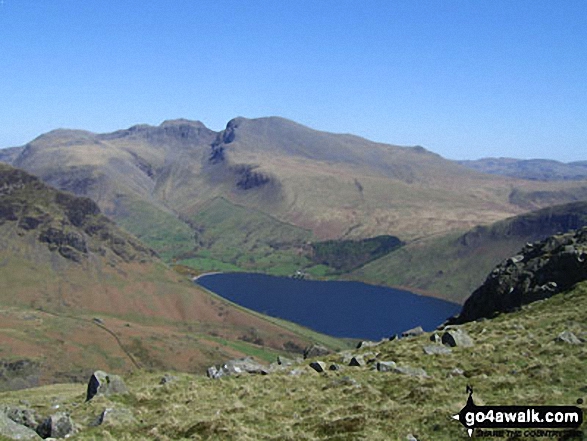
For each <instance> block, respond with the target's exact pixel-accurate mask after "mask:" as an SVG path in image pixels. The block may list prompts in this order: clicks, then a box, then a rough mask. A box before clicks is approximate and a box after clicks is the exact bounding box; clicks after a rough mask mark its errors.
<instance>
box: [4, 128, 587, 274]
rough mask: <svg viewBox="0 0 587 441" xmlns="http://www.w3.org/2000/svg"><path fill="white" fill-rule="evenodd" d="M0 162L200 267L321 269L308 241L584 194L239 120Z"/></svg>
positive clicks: (76, 134)
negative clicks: (91, 204)
mask: <svg viewBox="0 0 587 441" xmlns="http://www.w3.org/2000/svg"><path fill="white" fill-rule="evenodd" d="M1 158H4V159H3V160H4V161H8V162H9V163H12V164H14V165H16V166H18V167H20V168H23V169H25V170H27V171H29V172H31V173H33V174H35V175H37V176H39V177H40V178H41V179H42V180H43V181H44V182H46V183H49V184H50V185H53V186H55V187H57V188H59V189H62V190H67V191H71V192H73V193H75V194H76V195H80V196H87V197H89V198H91V199H92V200H94V201H95V202H96V203H97V204H98V206H99V207H100V209H101V211H102V212H103V213H104V214H105V215H107V216H108V217H110V218H111V219H113V220H115V221H116V222H118V223H119V224H120V225H122V226H123V227H124V228H125V229H127V230H128V231H130V232H131V233H133V234H135V235H136V236H137V237H138V238H139V239H141V240H142V241H143V242H144V243H146V244H147V245H148V246H149V247H151V248H153V249H154V250H155V251H157V252H158V253H159V255H160V256H161V257H162V258H163V259H164V260H165V261H167V262H175V263H178V264H181V265H186V266H191V267H192V268H193V269H195V270H196V271H208V270H226V269H231V270H254V271H263V272H269V273H272V274H280V275H291V274H292V273H294V272H295V271H297V270H304V271H308V272H310V273H313V274H316V275H319V274H320V273H322V272H323V268H322V267H321V266H320V264H318V265H317V264H316V262H313V261H312V260H311V259H308V258H307V255H305V254H304V253H303V250H304V249H305V247H307V246H308V244H309V243H318V242H324V241H329V240H334V241H347V240H351V241H360V240H367V239H370V238H375V237H378V236H386V235H388V236H394V237H397V238H398V239H399V240H400V241H402V242H405V243H410V242H413V241H416V240H422V239H424V238H427V237H433V236H438V235H444V234H447V233H450V232H455V231H464V230H467V229H470V228H473V227H475V226H476V225H487V224H490V223H492V222H496V221H498V220H502V219H505V218H508V217H511V216H513V215H517V214H521V213H524V212H527V211H530V210H536V209H540V208H544V207H547V206H549V205H553V204H559V203H564V202H571V201H579V200H584V199H586V198H587V180H585V181H556V182H542V181H528V180H521V179H514V178H510V177H504V176H498V175H491V174H487V173H480V172H478V171H475V170H471V169H469V168H467V167H464V166H463V165H460V164H457V163H455V162H454V161H449V160H447V159H444V158H442V157H440V156H439V155H437V154H435V153H432V152H430V151H428V150H426V149H425V148H423V147H420V146H414V147H402V146H396V145H389V144H382V143H377V142H373V141H369V140H367V139H364V138H361V137H358V136H354V135H349V134H335V133H327V132H323V131H319V130H314V129H311V128H309V127H305V126H303V125H301V124H298V123H295V122H293V121H289V120H286V119H283V118H278V117H268V118H257V119H247V118H243V117H239V118H235V119H233V120H231V121H229V122H228V124H227V125H226V128H225V129H224V130H222V131H219V132H215V131H212V130H210V129H208V128H206V126H205V125H204V124H202V123H201V122H199V121H189V120H184V119H177V120H169V121H165V122H164V123H162V124H160V125H159V126H150V125H135V126H133V127H130V128H128V129H123V130H118V131H115V132H112V133H105V134H96V133H91V132H87V131H83V130H64V129H59V130H55V131H52V132H49V133H47V134H44V135H41V136H39V137H37V138H36V139H34V140H32V141H31V142H29V143H27V144H26V145H25V146H23V147H20V148H17V149H13V150H11V151H9V152H6V154H4V155H3V156H1V157H0V159H1ZM220 212H222V213H223V218H222V221H221V222H214V221H213V219H215V218H216V214H213V213H220ZM243 216H244V219H245V220H242V219H243ZM235 226H238V231H237V230H235ZM340 249H342V248H340ZM239 250H243V251H242V252H239ZM245 254H246V255H245ZM347 267H348V265H347Z"/></svg>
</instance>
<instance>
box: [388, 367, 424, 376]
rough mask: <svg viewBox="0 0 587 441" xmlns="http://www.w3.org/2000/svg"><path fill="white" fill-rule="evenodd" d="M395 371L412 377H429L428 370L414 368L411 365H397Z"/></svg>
mask: <svg viewBox="0 0 587 441" xmlns="http://www.w3.org/2000/svg"><path fill="white" fill-rule="evenodd" d="M393 372H395V373H398V374H403V375H409V376H410V377H425V378H429V376H428V374H427V373H426V371H425V370H424V369H422V368H414V367H411V366H397V367H396V368H395V369H394V370H393Z"/></svg>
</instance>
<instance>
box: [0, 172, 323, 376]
mask: <svg viewBox="0 0 587 441" xmlns="http://www.w3.org/2000/svg"><path fill="white" fill-rule="evenodd" d="M0 280H2V289H1V290H0V314H2V316H3V322H2V323H3V324H2V325H1V326H0V348H2V351H0V359H1V360H4V361H7V360H8V361H10V362H13V361H18V360H19V359H23V358H24V359H26V360H32V361H33V362H34V364H35V365H37V364H38V374H36V376H37V377H38V378H39V379H38V380H35V381H40V382H48V381H51V379H52V380H53V381H54V380H56V379H64V378H71V377H74V378H79V376H80V375H85V374H86V373H87V372H88V370H91V369H92V368H93V367H94V366H96V365H101V366H103V367H104V368H108V369H112V370H114V371H125V372H126V371H128V370H129V369H133V368H136V367H137V366H141V367H144V368H149V367H158V368H168V369H177V370H187V371H200V372H201V371H203V369H205V367H207V366H208V365H210V364H211V363H213V362H218V361H220V360H222V359H224V358H225V357H226V356H231V357H234V356H239V355H244V354H252V355H255V356H260V357H267V354H270V355H271V356H273V355H275V354H276V353H280V352H281V353H283V352H284V351H287V350H290V349H291V348H294V347H298V348H303V347H304V346H305V345H307V344H309V343H310V342H311V341H315V340H318V341H320V340H321V339H322V337H321V336H319V335H318V334H316V333H311V332H310V331H308V330H306V329H303V328H301V327H296V326H294V325H288V326H287V327H284V326H282V323H279V322H276V321H274V320H271V319H266V318H264V317H262V316H261V315H260V314H254V313H251V312H249V311H247V310H245V309H244V308H239V307H236V306H235V305H233V304H231V303H230V302H227V301H224V300H222V299H220V298H218V297H216V296H212V295H211V294H210V293H207V292H205V291H203V290H201V289H199V288H197V287H195V286H194V285H193V284H192V283H191V282H190V281H189V280H188V279H187V278H185V277H182V276H180V275H179V274H178V273H176V272H174V271H172V270H171V269H170V268H169V267H167V266H166V265H165V264H164V263H163V262H161V261H160V260H159V259H158V258H157V257H156V255H155V254H154V252H153V251H152V250H150V249H149V248H147V247H146V246H145V245H143V244H142V243H141V242H139V241H138V240H137V239H136V238H134V237H133V236H131V235H130V234H128V233H127V232H125V231H123V230H121V229H119V228H118V227H117V226H116V225H115V224H114V223H113V222H112V221H110V220H109V219H108V218H106V217H105V216H103V215H101V214H100V211H99V208H98V206H97V205H96V204H95V203H94V202H92V201H91V200H90V199H88V198H79V197H76V196H73V195H71V194H68V193H63V192H59V191H56V190H54V189H52V188H50V187H48V186H46V185H45V184H43V183H42V182H41V181H40V180H39V179H37V178H35V177H34V176H31V175H29V174H28V173H25V172H23V171H21V170H18V169H14V168H12V167H9V166H6V165H0ZM94 318H98V319H99V320H94ZM251 341H254V342H256V344H251V343H248V342H251ZM323 341H324V342H326V343H329V342H330V343H332V342H334V340H333V339H328V338H325V339H324V340H323ZM263 354H265V355H263ZM86 355H87V356H86ZM133 360H134V361H133ZM0 383H1V381H0Z"/></svg>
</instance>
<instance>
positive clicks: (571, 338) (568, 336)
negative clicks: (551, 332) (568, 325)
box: [555, 331, 583, 345]
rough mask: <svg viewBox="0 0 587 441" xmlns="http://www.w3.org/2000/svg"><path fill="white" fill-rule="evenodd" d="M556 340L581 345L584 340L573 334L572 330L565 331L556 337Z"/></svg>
mask: <svg viewBox="0 0 587 441" xmlns="http://www.w3.org/2000/svg"><path fill="white" fill-rule="evenodd" d="M555 341H556V342H558V343H567V344H570V345H580V344H582V343H583V342H582V341H581V340H580V339H579V337H577V336H576V335H575V334H573V333H572V332H571V331H563V332H561V333H560V334H559V335H558V336H557V337H556V338H555Z"/></svg>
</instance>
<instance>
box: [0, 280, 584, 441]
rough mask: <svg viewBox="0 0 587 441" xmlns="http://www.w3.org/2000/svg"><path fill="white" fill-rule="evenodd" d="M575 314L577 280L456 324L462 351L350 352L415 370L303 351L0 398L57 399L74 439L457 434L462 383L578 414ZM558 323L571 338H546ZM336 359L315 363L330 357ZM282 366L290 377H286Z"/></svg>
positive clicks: (580, 354)
mask: <svg viewBox="0 0 587 441" xmlns="http://www.w3.org/2000/svg"><path fill="white" fill-rule="evenodd" d="M586 311H587V284H585V283H582V284H579V285H578V286H576V287H575V288H574V289H573V290H572V291H571V292H568V293H565V294H559V295H556V296H555V297H552V298H550V299H548V300H545V301H543V302H538V303H534V304H531V305H527V306H525V307H523V308H522V310H521V311H518V312H515V313H511V314H503V315H501V316H499V317H497V318H495V319H492V320H488V321H483V322H474V323H468V324H465V325H462V326H460V328H461V329H463V330H465V331H466V332H467V333H468V334H469V335H470V336H471V338H472V339H473V342H474V346H473V347H470V348H467V347H455V348H452V351H451V352H450V353H448V354H444V355H428V354H426V353H424V351H423V347H424V346H426V345H430V344H431V342H430V340H429V336H430V335H429V334H425V335H422V336H419V337H413V338H407V339H401V340H399V341H398V340H396V341H392V342H384V343H382V344H380V345H378V346H376V347H375V348H365V349H360V350H356V351H354V352H353V353H354V354H361V353H362V354H365V355H366V358H370V357H374V358H375V359H376V360H378V361H395V362H396V363H397V365H399V366H403V367H412V368H421V369H424V370H425V372H426V373H427V376H412V375H404V374H399V373H394V372H377V371H375V370H373V368H372V367H373V366H374V364H371V365H367V366H366V367H350V366H343V367H341V370H338V371H327V372H326V373H322V374H318V373H317V372H315V371H313V370H312V369H311V368H309V367H308V362H309V361H310V360H308V361H307V362H306V363H304V364H302V365H299V366H294V367H290V368H287V369H286V370H284V371H283V372H275V373H272V374H269V375H266V376H260V375H259V376H255V375H244V376H239V377H225V378H222V379H220V380H210V379H208V378H205V377H203V376H194V375H188V374H179V375H176V379H175V380H174V381H171V382H169V383H167V384H164V385H161V384H159V380H160V378H161V376H162V373H156V374H155V373H152V374H148V373H144V372H139V371H136V372H135V373H133V374H132V375H128V376H126V377H125V379H126V381H127V384H128V386H129V389H130V393H129V394H128V395H123V396H111V397H96V398H94V399H92V400H91V401H89V402H86V403H84V398H85V392H86V387H85V385H82V384H64V385H54V386H50V387H44V388H37V389H29V390H26V391H19V392H17V393H15V392H9V393H2V394H0V403H2V404H5V405H9V406H14V407H19V406H22V404H19V403H22V400H26V402H28V403H30V406H31V407H32V408H34V409H35V410H37V412H39V413H40V414H42V415H49V414H51V413H54V410H53V409H52V408H51V406H56V405H59V406H60V410H63V411H67V412H69V413H70V414H71V417H72V419H73V420H74V421H75V422H76V423H78V424H80V426H81V427H82V431H81V432H80V433H79V434H78V435H76V438H75V439H80V440H85V439H88V440H90V439H118V440H135V439H137V440H138V439H160V440H167V439H241V440H259V439H267V440H269V439H290V440H294V439H295V440H299V439H304V440H312V441H314V440H326V439H339V440H351V439H373V440H389V439H397V440H404V439H411V438H408V436H410V435H411V436H412V437H414V438H415V439H418V440H432V439H433V440H440V441H444V440H447V441H448V440H450V441H454V440H467V439H470V438H469V437H468V435H467V433H466V431H465V429H464V428H463V427H462V426H461V424H460V423H458V422H457V421H454V420H453V419H452V418H451V416H452V415H454V414H456V413H458V412H459V411H460V409H461V408H462V407H463V406H464V405H465V403H466V400H467V394H466V387H467V385H471V386H472V387H473V389H474V399H475V403H476V404H477V405H578V406H579V407H580V408H581V409H582V410H583V414H584V415H585V412H586V411H587V407H585V404H584V403H585V398H586V393H587V392H586V390H585V386H584V382H583V379H584V377H585V373H586V366H587V364H586V361H587V346H586V344H585V340H586V339H587V327H586V326H585V323H587V315H586V314H587V313H586ZM563 331H570V332H573V333H574V334H575V335H576V336H578V337H579V338H581V339H582V341H583V343H580V344H568V343H564V342H559V341H556V340H557V336H558V335H559V334H560V333H562V332H563ZM368 353H370V354H371V355H368ZM341 357H342V355H332V356H328V357H323V358H322V359H321V360H323V361H326V362H327V363H328V364H331V363H338V364H339V365H342V363H341V362H340V360H341ZM292 369H297V370H298V372H299V373H298V375H291V374H290V373H289V372H290V371H291V370H292ZM48 397H52V398H51V399H49V398H48ZM106 408H115V409H126V412H127V415H128V414H129V413H130V415H132V417H133V419H130V420H129V419H126V420H124V419H118V420H117V419H116V418H114V419H112V420H111V422H110V423H105V424H102V425H100V426H97V427H92V426H91V423H92V422H94V421H95V420H96V418H97V416H98V415H100V414H101V412H103V411H104V409H106ZM117 421H118V422H117ZM524 439H543V438H536V437H532V436H530V437H526V438H524ZM565 439H569V440H580V439H581V436H579V437H578V438H577V437H575V438H573V437H570V438H565Z"/></svg>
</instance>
